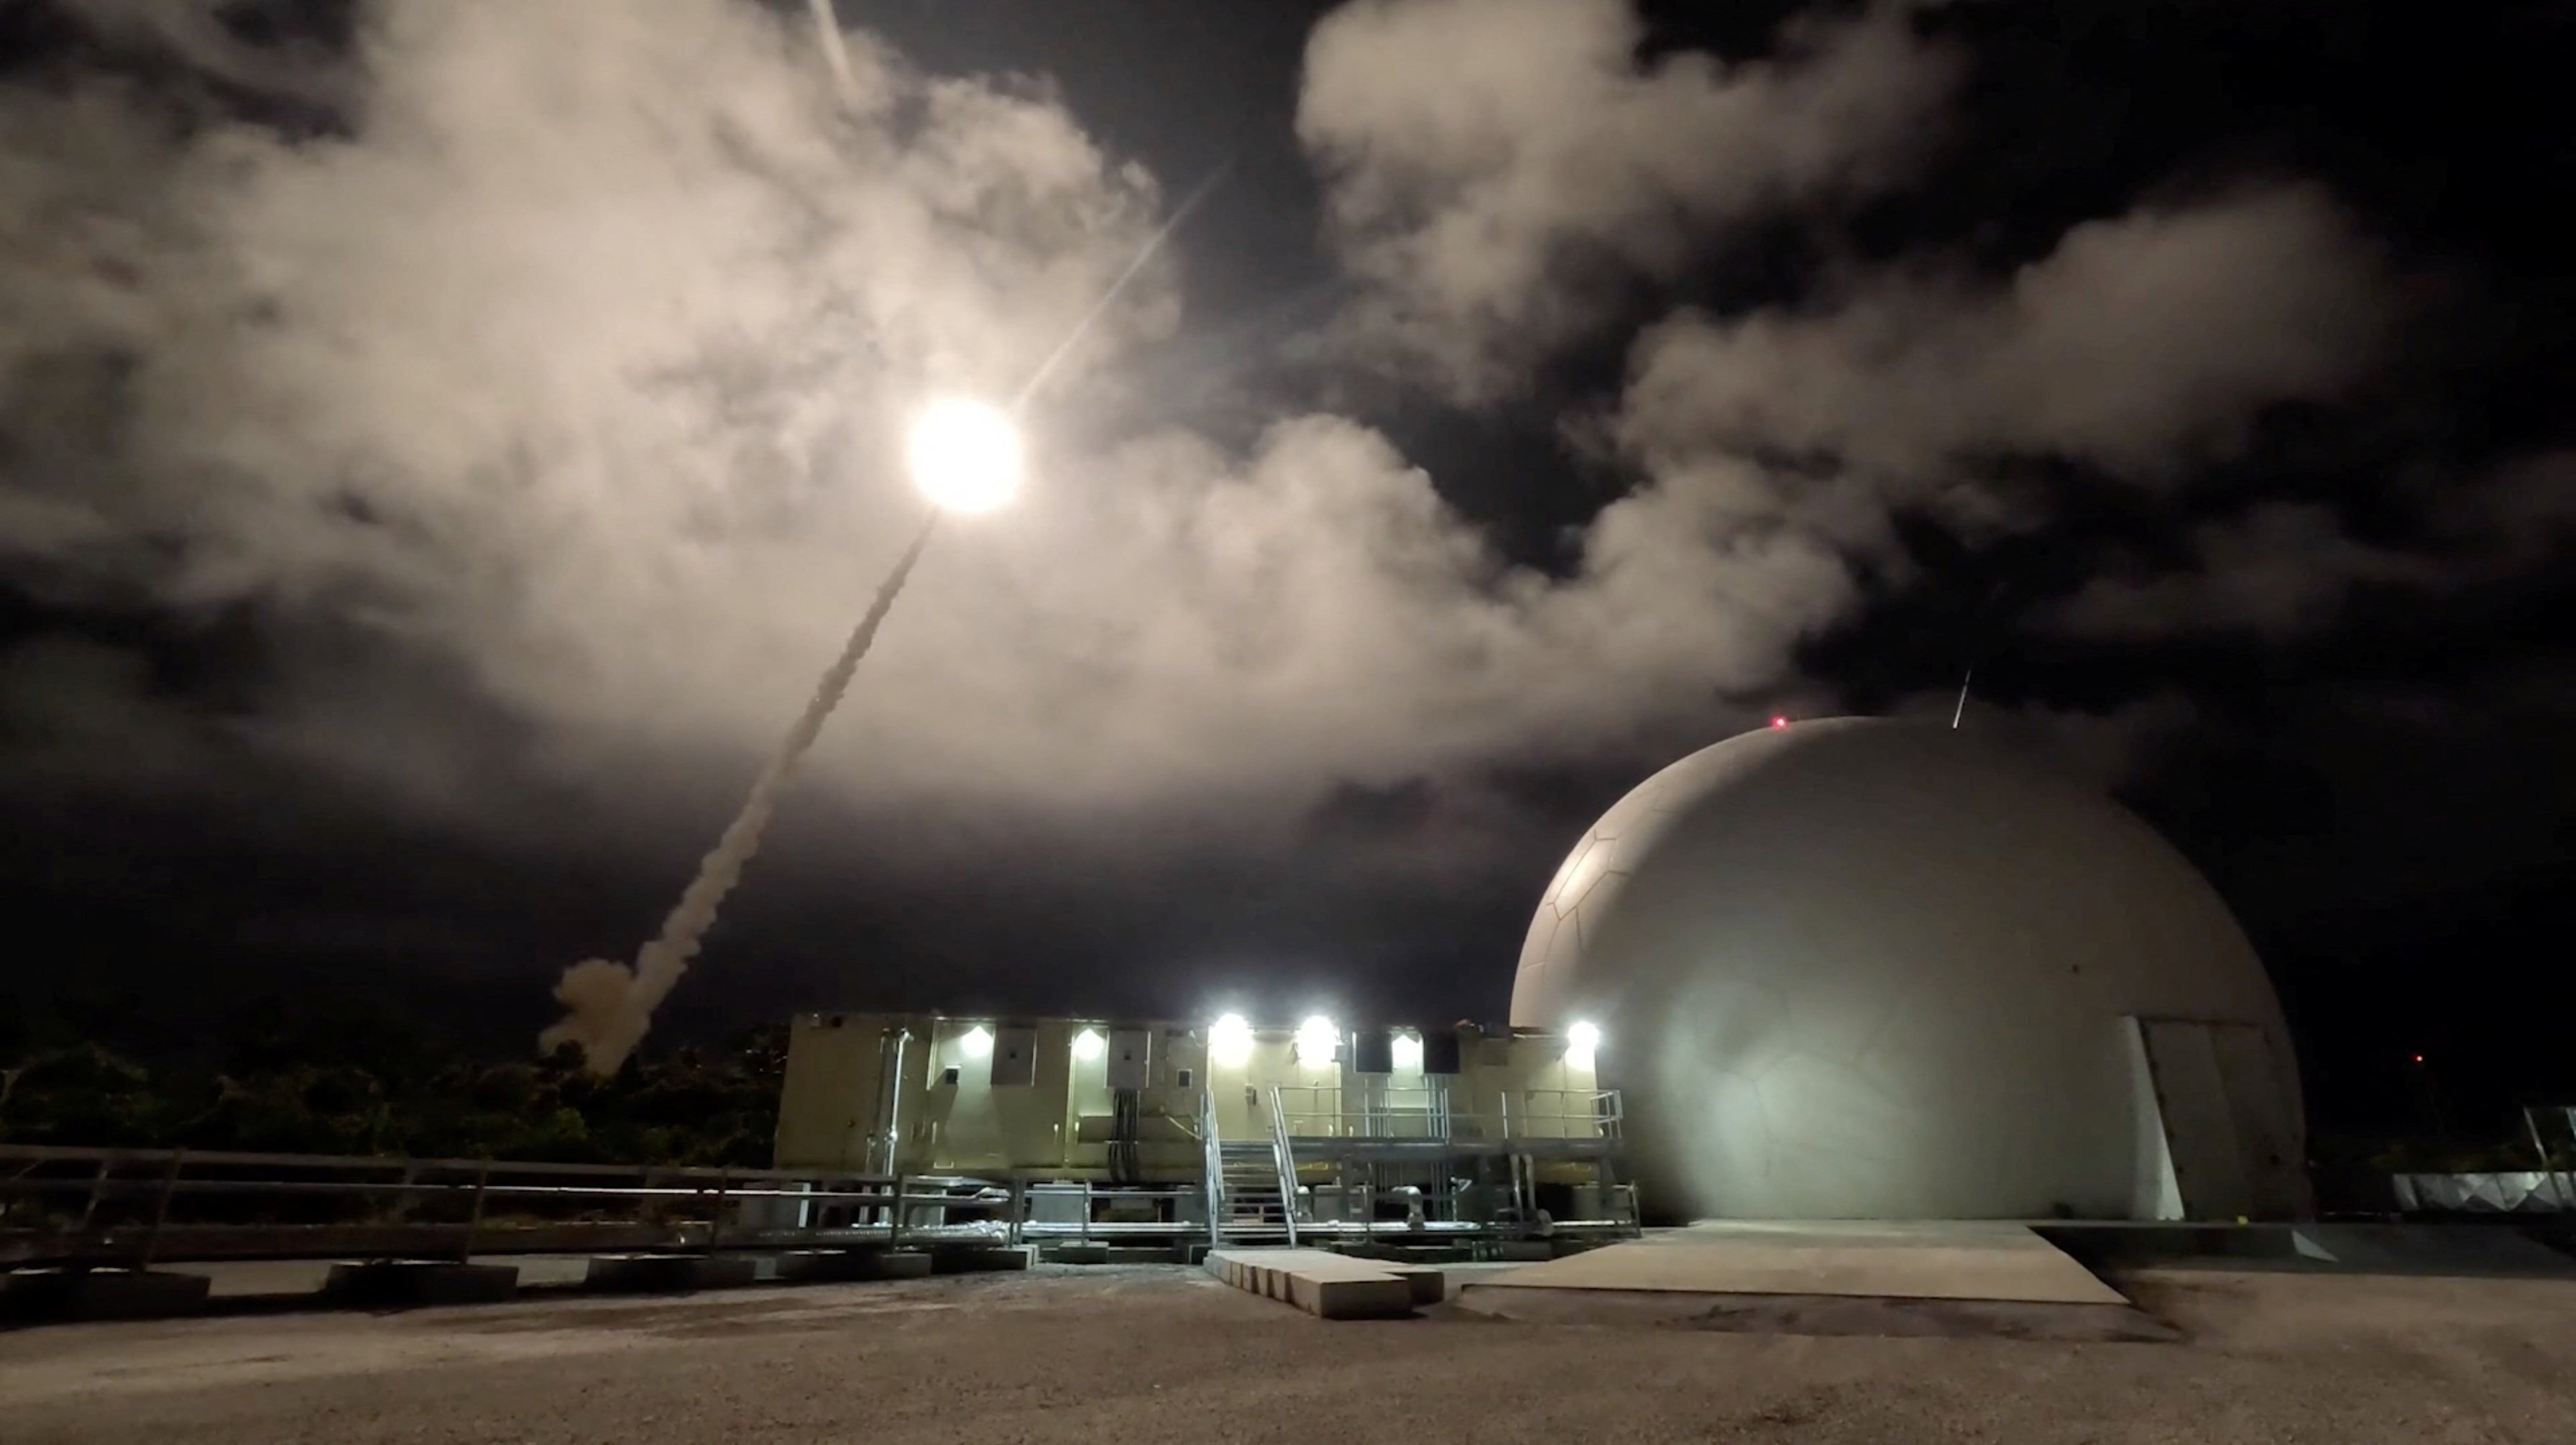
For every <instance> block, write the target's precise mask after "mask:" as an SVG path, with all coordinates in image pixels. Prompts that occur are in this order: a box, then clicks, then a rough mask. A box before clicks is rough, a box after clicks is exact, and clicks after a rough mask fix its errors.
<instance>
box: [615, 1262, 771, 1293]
mask: <svg viewBox="0 0 2576 1445" xmlns="http://www.w3.org/2000/svg"><path fill="white" fill-rule="evenodd" d="M758 1274H759V1270H758V1267H757V1266H755V1265H754V1264H753V1263H752V1262H751V1260H749V1259H748V1258H745V1257H742V1256H739V1255H721V1254H719V1255H704V1254H603V1255H598V1256H595V1257H594V1258H592V1260H591V1261H590V1269H589V1272H588V1273H587V1274H586V1275H584V1276H583V1279H582V1284H583V1285H584V1287H585V1288H589V1289H596V1290H616V1291H622V1292H632V1293H644V1294H658V1293H666V1292H668V1293H676V1292H679V1291H684V1290H699V1289H728V1288H732V1287H734V1286H737V1285H746V1284H750V1283H751V1282H752V1281H753V1280H754V1279H756V1278H757V1277H758Z"/></svg>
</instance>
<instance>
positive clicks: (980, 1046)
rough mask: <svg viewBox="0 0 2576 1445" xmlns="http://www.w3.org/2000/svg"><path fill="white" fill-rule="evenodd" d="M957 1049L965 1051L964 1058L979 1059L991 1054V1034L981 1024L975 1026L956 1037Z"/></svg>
mask: <svg viewBox="0 0 2576 1445" xmlns="http://www.w3.org/2000/svg"><path fill="white" fill-rule="evenodd" d="M957 1047H959V1048H961V1049H963V1050H965V1051H966V1057H968V1058H970V1059H980V1058H982V1057H984V1056H985V1055H987V1054H989V1053H991V1052H993V1035H992V1032H991V1031H990V1030H989V1029H986V1028H985V1027H984V1026H983V1025H982V1024H977V1025H975V1027H973V1028H971V1029H968V1030H967V1031H966V1032H964V1033H962V1034H959V1035H958V1036H957Z"/></svg>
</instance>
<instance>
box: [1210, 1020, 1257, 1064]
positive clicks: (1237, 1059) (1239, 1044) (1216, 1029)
mask: <svg viewBox="0 0 2576 1445" xmlns="http://www.w3.org/2000/svg"><path fill="white" fill-rule="evenodd" d="M1208 1062H1209V1063H1211V1064H1214V1065H1216V1066H1217V1067H1218V1068H1221V1069H1239V1068H1242V1067H1243V1066H1244V1065H1246V1064H1248V1063H1251V1062H1252V1025H1250V1024H1248V1023H1246V1022H1244V1020H1243V1015H1241V1014H1227V1015H1226V1016H1225V1017H1223V1018H1221V1019H1218V1020H1217V1021H1216V1022H1215V1023H1212V1024H1210V1025H1208Z"/></svg>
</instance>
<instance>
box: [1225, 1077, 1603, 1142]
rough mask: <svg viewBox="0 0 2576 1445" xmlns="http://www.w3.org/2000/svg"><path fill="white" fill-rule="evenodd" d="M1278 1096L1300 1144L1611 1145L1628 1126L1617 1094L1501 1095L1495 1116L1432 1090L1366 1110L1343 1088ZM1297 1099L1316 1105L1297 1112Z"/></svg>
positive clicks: (1285, 1123)
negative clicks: (1459, 1107) (1461, 1106)
mask: <svg viewBox="0 0 2576 1445" xmlns="http://www.w3.org/2000/svg"><path fill="white" fill-rule="evenodd" d="M1328 1095H1329V1096H1333V1097H1331V1098H1329V1099H1328V1098H1327V1097H1326V1096H1328ZM1271 1096H1272V1101H1273V1109H1274V1118H1275V1119H1277V1120H1278V1121H1279V1122H1280V1123H1281V1125H1282V1128H1283V1131H1284V1132H1285V1133H1287V1134H1289V1135H1291V1136H1293V1137H1295V1138H1300V1139H1436V1140H1460V1141H1488V1142H1490V1141H1496V1140H1510V1139H1575V1140H1584V1139H1597V1140H1612V1139H1617V1138H1619V1137H1620V1132H1621V1127H1622V1125H1623V1124H1624V1123H1625V1122H1626V1109H1625V1106H1624V1104H1623V1103H1622V1101H1621V1099H1620V1096H1619V1091H1618V1090H1616V1089H1508V1090H1502V1091H1499V1092H1498V1095H1497V1097H1496V1102H1497V1103H1499V1104H1500V1105H1501V1108H1500V1109H1498V1110H1496V1111H1494V1112H1490V1113H1489V1112H1481V1111H1479V1112H1466V1113H1460V1112H1454V1111H1450V1110H1447V1109H1445V1108H1444V1107H1443V1103H1444V1099H1443V1094H1442V1092H1441V1091H1440V1090H1438V1089H1436V1088H1432V1087H1429V1086H1422V1087H1392V1088H1384V1089H1381V1090H1379V1091H1378V1094H1377V1097H1375V1098H1372V1099H1370V1100H1368V1101H1367V1103H1366V1104H1365V1106H1361V1107H1353V1106H1352V1105H1350V1104H1349V1103H1347V1102H1346V1101H1345V1099H1346V1096H1345V1091H1344V1090H1343V1089H1342V1088H1341V1086H1339V1085H1336V1084H1274V1085H1272V1086H1271ZM1292 1096H1302V1098H1303V1100H1304V1101H1305V1102H1306V1103H1307V1104H1308V1105H1309V1107H1306V1108H1295V1107H1291V1105H1292V1103H1294V1102H1296V1099H1295V1098H1294V1097H1292ZM1417 1101H1418V1102H1417ZM1328 1105H1329V1107H1327V1106H1328Z"/></svg>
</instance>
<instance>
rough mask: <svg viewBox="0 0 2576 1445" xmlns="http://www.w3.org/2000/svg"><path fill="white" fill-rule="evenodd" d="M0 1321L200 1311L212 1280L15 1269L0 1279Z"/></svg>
mask: <svg viewBox="0 0 2576 1445" xmlns="http://www.w3.org/2000/svg"><path fill="white" fill-rule="evenodd" d="M0 1281H5V1283H0V1318H12V1319H22V1320H135V1319H152V1318H155V1317H159V1316H164V1315H182V1314H189V1313H192V1312H194V1311H196V1310H199V1309H202V1308H204V1307H205V1303H206V1291H207V1290H208V1288H210V1287H211V1285H212V1284H213V1281H211V1280H209V1279H207V1278H206V1276H204V1275H201V1274H174V1273H171V1272H169V1271H167V1270H157V1269H21V1270H12V1271H10V1272H9V1273H8V1274H7V1275H5V1276H0Z"/></svg>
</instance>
